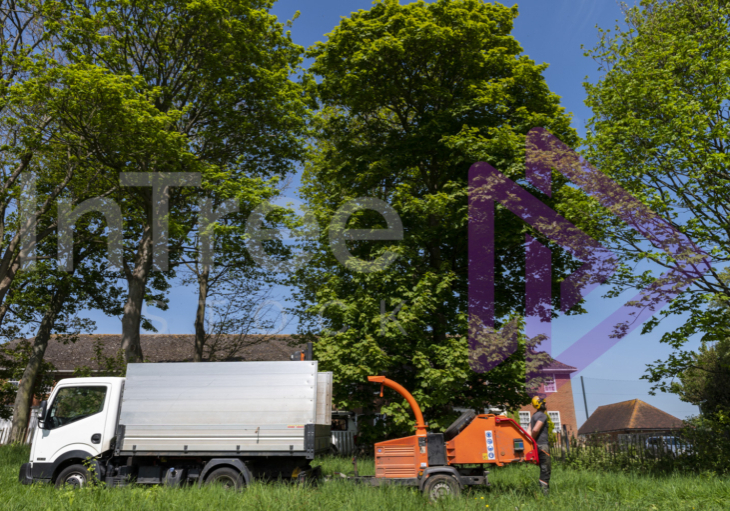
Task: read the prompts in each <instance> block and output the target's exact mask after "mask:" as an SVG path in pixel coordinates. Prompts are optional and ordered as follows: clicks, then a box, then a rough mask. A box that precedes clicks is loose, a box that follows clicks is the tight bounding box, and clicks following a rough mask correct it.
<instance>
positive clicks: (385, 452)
mask: <svg viewBox="0 0 730 511" xmlns="http://www.w3.org/2000/svg"><path fill="white" fill-rule="evenodd" d="M368 381H370V382H373V383H380V385H381V387H380V395H381V396H382V395H383V387H389V388H391V389H393V390H395V391H396V392H398V393H399V394H400V395H401V396H403V397H404V398H405V399H406V401H408V404H409V405H411V408H412V409H413V413H414V414H415V416H416V434H415V435H413V436H408V437H404V438H396V439H394V440H386V441H385V442H379V443H377V444H375V477H374V478H365V477H357V479H359V480H367V481H368V482H370V483H371V484H373V485H375V486H380V485H383V484H402V485H408V486H418V487H419V489H420V490H421V491H423V492H424V493H425V494H426V495H428V496H429V497H430V498H431V499H437V498H439V497H440V496H442V495H454V496H456V495H459V493H460V492H461V489H462V488H463V487H464V486H470V485H485V486H488V485H489V483H488V481H487V474H488V473H489V472H488V471H486V470H485V466H486V465H490V464H495V465H497V466H500V467H501V466H503V465H505V464H507V463H514V462H521V461H527V462H531V463H535V464H537V463H538V458H537V444H536V443H535V441H534V440H533V439H532V437H531V436H530V435H528V434H527V432H526V431H525V430H524V429H522V428H521V427H520V425H519V424H517V423H516V422H515V421H514V420H512V419H510V418H508V417H504V416H502V415H493V414H483V415H477V414H475V413H474V412H471V411H469V412H464V413H463V414H462V415H461V416H460V417H459V418H458V419H456V421H454V423H453V424H451V426H449V427H448V429H446V431H444V432H443V433H428V432H426V429H427V426H426V424H425V423H424V421H423V415H422V414H421V408H420V407H419V406H418V403H417V402H416V400H415V399H414V398H413V396H412V395H411V393H410V392H408V391H407V390H406V389H404V388H403V387H402V386H401V385H399V384H398V383H396V382H394V381H392V380H389V379H388V378H386V377H385V376H368ZM467 465H469V467H467ZM474 465H480V466H481V467H480V468H473V466H474Z"/></svg>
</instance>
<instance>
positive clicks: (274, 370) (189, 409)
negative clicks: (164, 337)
mask: <svg viewBox="0 0 730 511" xmlns="http://www.w3.org/2000/svg"><path fill="white" fill-rule="evenodd" d="M331 413H332V373H320V372H318V371H317V362H316V361H301V362H209V363H189V362H188V363H159V364H129V365H128V367H127V376H126V378H107V377H105V378H101V377H100V378H72V379H66V380H61V381H60V382H59V383H58V384H57V385H56V387H55V388H54V389H53V392H52V393H51V395H50V397H49V399H48V401H47V402H45V401H44V402H43V403H42V404H41V406H40V409H39V412H38V419H39V425H38V428H37V429H36V431H35V435H34V438H33V444H32V448H31V454H30V461H29V463H25V464H24V465H23V466H22V467H21V469H20V475H19V479H20V481H21V482H22V483H25V484H31V483H33V482H38V481H43V482H50V483H53V484H55V485H56V486H59V487H60V486H62V485H64V484H67V485H75V486H83V485H85V484H87V483H88V482H89V480H90V477H92V473H93V475H94V476H95V477H97V478H98V479H99V480H101V481H104V482H106V483H107V484H108V485H109V486H121V485H125V484H128V483H129V482H132V481H134V482H136V483H138V484H166V485H172V486H177V485H180V484H184V483H195V484H198V485H201V484H210V483H218V484H222V485H224V486H227V487H233V488H241V487H243V486H245V485H247V484H249V483H250V482H251V481H253V480H254V479H256V478H277V477H285V478H289V477H296V478H304V477H307V476H312V475H316V474H314V472H315V471H313V470H312V469H311V467H310V461H311V460H312V459H313V458H314V457H315V456H316V455H318V454H320V453H326V452H328V450H329V448H330V443H331V436H330V424H331Z"/></svg>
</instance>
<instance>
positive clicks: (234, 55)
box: [59, 0, 307, 362]
mask: <svg viewBox="0 0 730 511" xmlns="http://www.w3.org/2000/svg"><path fill="white" fill-rule="evenodd" d="M63 4H64V6H65V9H64V13H65V14H64V15H65V19H64V23H62V24H60V25H59V28H60V35H59V37H61V38H62V39H63V40H64V41H67V43H68V44H67V47H66V51H67V54H68V58H69V59H70V61H71V62H75V63H91V64H94V65H96V66H98V67H99V68H101V69H103V70H105V71H108V72H110V73H112V74H113V75H115V76H118V77H129V78H130V79H132V80H134V83H135V87H136V92H137V93H138V98H139V101H141V102H145V101H146V102H147V103H148V106H145V108H143V109H142V110H143V111H144V112H145V113H144V114H143V115H145V116H148V117H150V118H151V119H157V120H160V121H164V126H161V127H159V131H158V135H155V134H154V133H141V134H140V133H138V132H135V129H136V125H135V124H134V123H131V124H130V123H127V122H126V121H124V120H123V119H118V120H120V121H123V122H124V124H125V125H126V126H127V127H129V128H130V129H129V130H128V131H127V132H122V131H119V132H116V133H114V134H113V135H110V132H109V131H108V130H109V129H110V128H111V127H112V126H111V124H110V123H108V124H109V125H108V126H106V127H105V128H104V129H105V130H107V131H100V132H96V133H94V132H88V131H86V132H84V133H82V135H83V136H84V137H86V138H87V139H89V140H92V141H93V142H92V144H91V145H92V147H94V157H95V158H96V159H97V160H98V161H100V162H102V163H103V164H105V165H107V166H108V167H109V168H110V169H111V170H114V171H116V172H118V173H124V174H134V173H138V172H145V173H152V174H154V175H160V174H161V173H170V172H177V173H182V174H183V175H184V174H194V173H200V174H201V175H202V182H201V184H202V187H201V190H203V191H202V192H200V191H199V190H195V189H194V188H191V187H187V188H180V187H169V188H168V190H167V191H168V195H169V197H170V203H169V207H170V214H169V216H168V217H166V219H167V220H169V226H170V227H169V238H168V243H169V244H170V252H169V259H168V260H169V262H170V263H174V262H177V261H178V260H179V256H180V255H181V254H182V244H183V243H184V241H185V240H186V236H187V233H189V232H190V231H191V230H192V229H193V228H194V226H195V225H197V223H198V222H197V220H198V207H197V201H198V198H200V197H201V196H204V197H206V198H210V196H211V194H214V192H215V191H216V189H219V188H224V189H225V190H224V196H225V195H226V194H227V196H228V197H230V198H234V199H236V200H245V199H246V198H249V199H250V196H251V194H252V190H254V189H260V190H262V191H261V193H262V194H264V193H265V191H266V190H267V189H268V188H267V186H266V183H264V181H263V179H265V178H268V177H271V176H280V175H282V174H285V173H286V172H288V171H290V170H291V169H292V161H293V160H296V159H297V158H298V157H299V154H300V148H301V140H300V138H299V137H298V135H299V134H300V132H301V130H302V128H303V127H304V119H305V117H306V112H307V108H306V101H305V94H304V88H303V87H302V86H301V84H299V83H297V82H295V81H293V80H292V74H293V73H295V72H296V69H297V66H298V65H299V62H300V60H301V51H302V48H301V47H299V46H297V45H295V44H293V43H292V41H291V38H290V36H289V34H288V33H285V32H284V26H283V25H282V24H281V23H279V22H278V21H277V19H276V17H275V16H273V15H272V14H270V13H269V12H268V11H269V9H270V8H271V5H272V4H273V2H272V1H270V0H212V1H206V2H192V3H191V2H185V1H178V0H139V1H133V2H127V1H121V0H119V1H118V0H111V1H104V2H97V1H91V0H88V1H87V0H79V1H73V0H67V1H65V2H63ZM148 107H152V108H153V109H154V110H155V111H154V112H152V113H150V112H149V111H148V110H149V108H148ZM131 115H132V116H133V117H134V116H135V115H136V113H135V112H131ZM137 120H140V119H137ZM156 129H157V128H156ZM140 135H142V136H140ZM148 142H152V145H148ZM153 146H157V147H158V148H159V150H154V149H152V147H153ZM189 183H190V184H192V183H194V180H192V181H189ZM138 184H141V182H140V183H138ZM150 184H151V182H148V183H147V185H144V184H142V186H138V187H136V188H129V187H126V188H118V189H117V190H116V191H115V193H114V194H111V195H110V196H111V197H113V198H114V199H116V201H117V203H119V204H123V207H124V208H125V209H124V211H123V214H124V215H125V218H126V219H127V225H126V227H125V229H126V241H127V243H126V245H125V248H126V250H125V257H124V265H123V268H124V277H125V278H126V280H127V283H128V290H129V293H128V298H127V301H126V304H125V306H124V314H123V318H122V345H123V348H124V351H125V357H126V359H127V361H130V362H131V361H140V360H141V359H142V351H141V347H140V344H139V331H140V326H141V325H143V318H142V315H141V310H142V304H143V302H144V300H145V299H149V298H151V297H152V296H151V295H150V293H149V286H150V284H152V285H153V286H152V287H156V288H157V289H158V290H162V291H164V290H165V287H166V285H165V279H166V277H170V276H171V274H169V273H166V272H167V271H168V268H170V267H171V266H172V264H171V265H167V264H165V261H164V260H163V259H160V260H159V261H158V262H159V263H160V264H158V266H157V271H155V267H154V266H153V262H154V259H155V256H154V255H153V254H155V253H157V254H159V253H160V248H161V245H164V242H161V241H160V239H157V242H156V239H155V238H156V236H159V235H160V234H161V224H159V220H160V218H161V217H160V213H161V210H159V206H160V202H159V200H158V197H156V196H155V195H154V192H153V190H152V189H151V188H150V186H149V185H150ZM158 184H159V183H158ZM156 218H157V221H158V225H154V224H155V219H156ZM155 244H156V246H155Z"/></svg>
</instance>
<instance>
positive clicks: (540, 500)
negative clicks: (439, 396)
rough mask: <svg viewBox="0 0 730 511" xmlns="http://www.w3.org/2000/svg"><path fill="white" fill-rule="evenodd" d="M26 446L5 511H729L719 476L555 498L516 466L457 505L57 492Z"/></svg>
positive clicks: (8, 459) (257, 488)
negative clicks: (31, 463) (24, 468)
mask: <svg viewBox="0 0 730 511" xmlns="http://www.w3.org/2000/svg"><path fill="white" fill-rule="evenodd" d="M27 459H28V449H27V447H25V446H22V447H18V446H0V508H1V509H3V510H5V511H20V510H33V511H36V510H54V511H55V510H84V511H92V510H104V511H106V510H134V511H143V510H144V511H146V510H165V511H168V510H180V511H193V510H201V511H202V510H205V511H208V510H221V511H222V510H226V511H228V510H239V509H240V510H244V509H245V510H287V511H288V510H302V511H305V510H306V511H311V510H316V511H329V510H353V511H355V510H356V511H363V510H373V511H385V510H397V511H410V510H414V511H415V510H423V509H429V510H457V509H458V510H462V509H463V510H477V509H478V510H481V511H494V510H499V511H514V510H518V511H529V510H534V511H545V510H550V511H557V510H576V511H577V510H591V511H594V510H595V511H604V510H606V511H607V510H613V511H615V510H621V511H626V510H642V511H647V510H670V511H674V510H683V511H684V510H692V509H694V510H695V511H700V510H702V511H705V510H721V509H730V484H728V483H730V480H729V479H727V478H723V477H718V476H716V475H712V474H709V473H708V474H707V475H680V474H673V475H667V476H651V475H645V474H641V473H599V472H595V471H591V470H575V469H566V468H561V467H556V468H554V470H553V480H552V484H551V494H550V496H549V497H543V496H542V495H541V494H539V493H538V488H537V485H536V481H537V474H538V468H537V467H535V466H534V465H516V466H509V467H502V468H494V469H493V470H492V471H491V473H490V476H489V478H490V482H491V483H492V486H491V487H490V488H488V489H487V488H472V489H468V490H467V491H465V492H464V493H463V494H462V496H461V498H459V499H458V500H449V501H443V502H437V503H430V502H428V501H427V500H426V499H425V498H424V497H423V496H421V495H420V493H419V492H418V491H417V490H416V489H413V488H401V487H382V488H371V487H368V486H365V485H358V484H353V483H352V482H350V481H347V480H342V479H340V478H337V476H335V477H332V478H331V480H329V481H326V482H323V483H322V484H321V485H319V486H318V487H301V486H296V485H291V484H285V483H256V484H253V485H251V486H250V487H248V488H247V489H246V490H245V491H243V492H242V493H233V492H226V491H224V490H221V489H218V488H197V487H186V488H164V487H159V486H153V487H148V486H136V487H127V488H104V487H97V488H84V489H81V490H76V491H74V490H56V489H54V488H53V487H52V486H50V485H33V486H23V485H21V484H20V483H19V482H18V469H19V468H20V465H21V464H22V463H24V462H25V461H27ZM318 464H320V465H321V466H322V469H323V471H324V473H325V474H326V475H330V476H332V475H333V474H335V473H336V472H344V473H351V472H352V464H351V463H350V460H349V459H346V458H324V459H322V460H318ZM358 467H359V469H360V474H361V475H371V474H372V473H373V462H372V460H361V461H359V462H358Z"/></svg>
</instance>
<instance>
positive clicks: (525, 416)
mask: <svg viewBox="0 0 730 511" xmlns="http://www.w3.org/2000/svg"><path fill="white" fill-rule="evenodd" d="M520 426H522V429H527V428H529V427H530V412H520Z"/></svg>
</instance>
